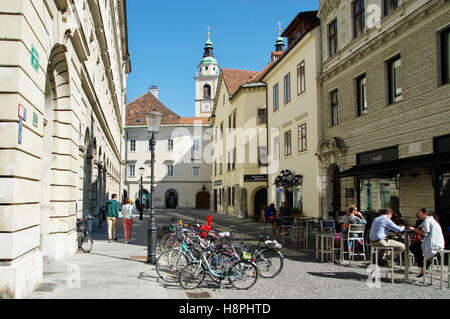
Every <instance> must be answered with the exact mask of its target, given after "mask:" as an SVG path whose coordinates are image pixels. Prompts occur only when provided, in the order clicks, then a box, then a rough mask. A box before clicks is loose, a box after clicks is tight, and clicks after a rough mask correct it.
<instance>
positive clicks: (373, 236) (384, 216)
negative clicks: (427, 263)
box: [369, 208, 406, 266]
mask: <svg viewBox="0 0 450 319" xmlns="http://www.w3.org/2000/svg"><path fill="white" fill-rule="evenodd" d="M392 215H393V211H392V209H390V208H388V209H384V210H382V211H381V215H380V217H377V218H375V220H374V221H373V223H372V227H371V228H370V234H369V239H370V241H371V244H372V247H392V248H394V259H395V258H396V257H397V256H398V255H400V254H401V253H403V252H404V251H405V249H406V247H405V244H403V243H401V242H399V241H396V240H392V239H388V234H389V232H390V231H393V232H396V233H401V232H403V231H404V230H405V227H404V226H397V225H395V224H394V222H393V221H392V220H391V219H392ZM378 262H379V266H385V265H389V261H388V256H384V258H380V260H379V261H378ZM389 266H390V265H389Z"/></svg>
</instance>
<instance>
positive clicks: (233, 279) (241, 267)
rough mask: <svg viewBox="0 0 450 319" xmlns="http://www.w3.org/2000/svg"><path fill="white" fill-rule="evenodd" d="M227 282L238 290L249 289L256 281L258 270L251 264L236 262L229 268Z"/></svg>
mask: <svg viewBox="0 0 450 319" xmlns="http://www.w3.org/2000/svg"><path fill="white" fill-rule="evenodd" d="M228 280H229V282H230V283H231V284H232V285H233V287H235V288H237V289H239V290H247V289H250V288H251V287H253V285H255V284H256V281H257V280H258V268H257V267H256V266H255V264H253V263H251V262H248V261H238V262H237V263H235V264H234V265H232V266H231V267H230V270H229V271H228Z"/></svg>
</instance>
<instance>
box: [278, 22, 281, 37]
mask: <svg viewBox="0 0 450 319" xmlns="http://www.w3.org/2000/svg"><path fill="white" fill-rule="evenodd" d="M278 34H279V35H281V22H278Z"/></svg>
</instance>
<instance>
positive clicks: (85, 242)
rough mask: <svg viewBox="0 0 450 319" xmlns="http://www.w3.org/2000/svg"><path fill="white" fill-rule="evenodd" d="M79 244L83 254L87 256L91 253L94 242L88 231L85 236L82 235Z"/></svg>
mask: <svg viewBox="0 0 450 319" xmlns="http://www.w3.org/2000/svg"><path fill="white" fill-rule="evenodd" d="M79 244H80V248H81V250H82V251H83V252H85V253H87V254H88V253H90V252H91V250H92V246H93V245H94V241H93V240H92V238H91V235H90V234H89V232H87V231H86V232H84V234H83V235H81V237H80V242H79Z"/></svg>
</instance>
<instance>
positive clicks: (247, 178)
mask: <svg viewBox="0 0 450 319" xmlns="http://www.w3.org/2000/svg"><path fill="white" fill-rule="evenodd" d="M244 182H245V183H253V182H267V175H262V174H258V175H244Z"/></svg>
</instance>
